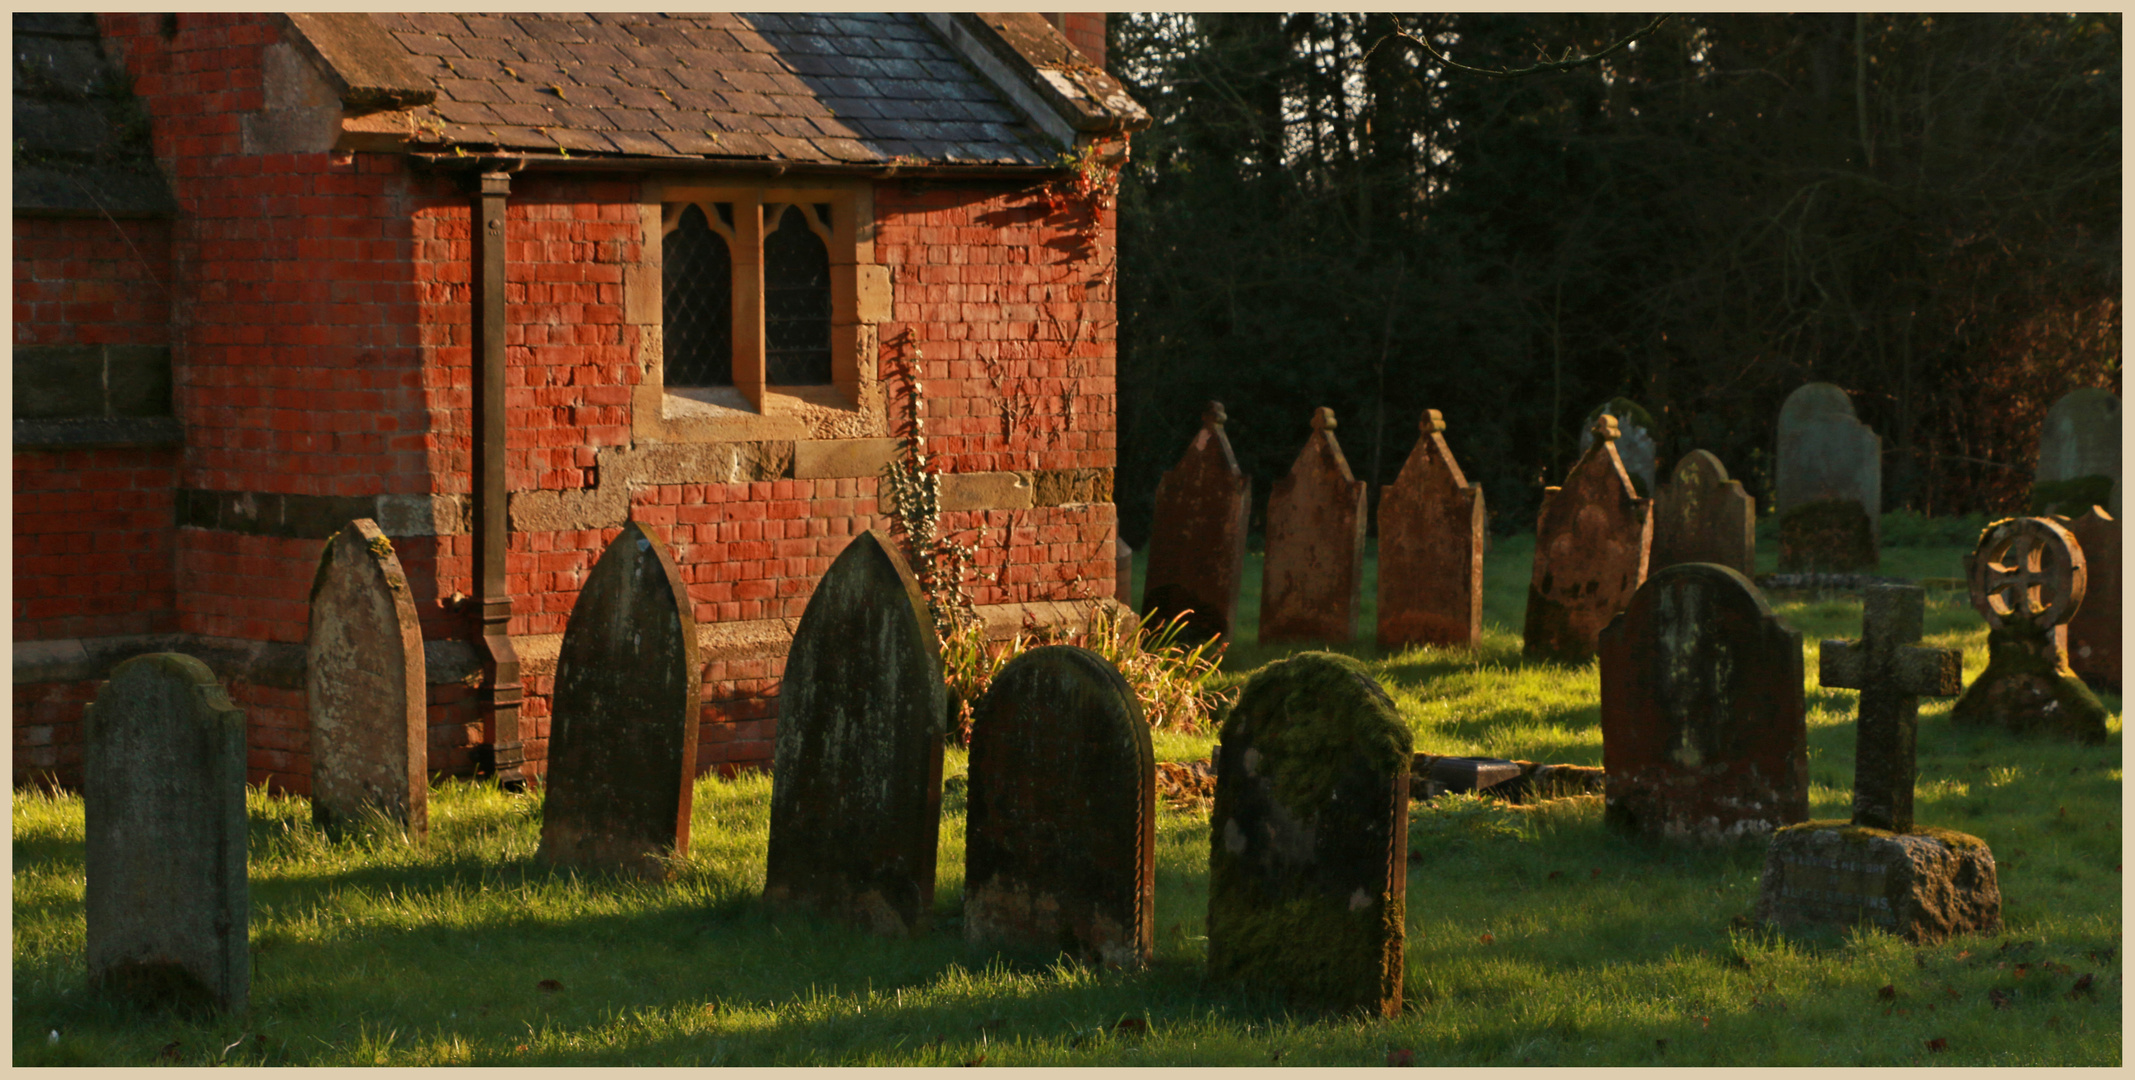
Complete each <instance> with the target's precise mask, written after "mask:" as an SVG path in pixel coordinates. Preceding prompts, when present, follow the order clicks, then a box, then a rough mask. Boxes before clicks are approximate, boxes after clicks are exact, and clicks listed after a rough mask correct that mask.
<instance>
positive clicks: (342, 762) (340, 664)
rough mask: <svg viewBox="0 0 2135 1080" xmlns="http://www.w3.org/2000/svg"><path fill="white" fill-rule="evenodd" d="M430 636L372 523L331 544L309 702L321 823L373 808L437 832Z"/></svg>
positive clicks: (349, 528) (307, 672) (359, 523)
mask: <svg viewBox="0 0 2135 1080" xmlns="http://www.w3.org/2000/svg"><path fill="white" fill-rule="evenodd" d="M428 691H429V680H428V679H427V678H426V677H425V670H424V667H423V631H422V626H421V625H420V624H418V623H417V622H416V618H415V602H414V600H413V599H411V598H410V597H409V595H408V576H407V574H405V573H403V572H402V571H401V568H400V558H399V556H397V555H395V554H394V553H393V544H392V541H390V540H387V539H386V537H385V534H384V533H381V532H379V531H378V524H377V523H376V522H374V521H372V520H370V519H369V518H357V519H356V520H354V521H351V522H349V523H348V524H347V525H346V526H345V527H343V528H342V529H341V530H340V531H339V532H337V533H335V534H334V535H333V537H332V538H331V539H329V540H327V542H326V550H325V552H324V553H323V554H322V555H321V556H320V558H319V570H318V573H317V574H315V575H314V576H313V577H312V582H311V628H310V633H309V634H308V636H307V637H306V639H305V662H304V705H305V709H306V711H307V712H308V713H309V714H310V718H311V817H312V820H313V821H315V822H317V823H318V825H319V826H320V827H321V828H323V829H326V830H327V831H328V832H330V833H334V832H339V831H341V830H342V829H343V828H344V827H345V826H347V825H349V824H350V823H352V822H354V821H355V820H357V819H358V818H359V817H360V816H361V815H362V814H364V813H365V812H366V811H367V810H376V811H379V812H382V813H384V814H385V816H386V817H387V818H389V819H391V820H393V821H397V822H399V823H400V824H401V826H402V827H403V828H405V829H406V830H407V831H408V835H409V836H410V837H413V838H415V839H418V840H420V839H421V838H422V837H423V836H425V835H426V834H427V833H428V832H429V830H430V784H429V773H428V764H429V760H430V759H429V712H428V709H427V708H426V707H425V706H426V702H427V694H428Z"/></svg>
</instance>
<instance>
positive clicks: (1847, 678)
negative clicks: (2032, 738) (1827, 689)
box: [1817, 585, 1964, 832]
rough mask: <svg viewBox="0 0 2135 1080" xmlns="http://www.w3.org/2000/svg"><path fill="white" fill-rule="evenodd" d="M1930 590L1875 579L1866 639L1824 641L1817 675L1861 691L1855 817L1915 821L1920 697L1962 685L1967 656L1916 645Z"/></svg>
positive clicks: (1884, 823)
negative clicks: (1916, 748) (1964, 661)
mask: <svg viewBox="0 0 2135 1080" xmlns="http://www.w3.org/2000/svg"><path fill="white" fill-rule="evenodd" d="M1925 596H1926V593H1925V592H1924V591H1923V590H1922V589H1921V588H1920V587H1919V586H1917V585H1871V586H1869V587H1868V591H1867V595H1866V597H1865V607H1864V609H1863V611H1862V615H1861V640H1859V641H1826V642H1824V644H1823V658H1822V660H1821V662H1820V664H1819V670H1818V671H1817V679H1818V681H1819V682H1821V683H1822V684H1823V685H1825V686H1833V687H1842V688H1844V689H1848V690H1859V691H1860V692H1861V708H1860V718H1859V720H1858V721H1856V723H1855V726H1854V764H1853V823H1854V824H1856V825H1866V826H1868V827H1870V828H1875V829H1888V830H1890V831H1892V832H1904V831H1906V830H1907V829H1910V828H1912V827H1913V767H1914V766H1913V753H1914V745H1915V739H1916V736H1917V733H1918V730H1919V713H1920V698H1921V697H1922V696H1933V697H1949V696H1950V695H1952V694H1955V693H1957V691H1958V690H1960V689H1962V688H1963V671H1964V668H1963V660H1964V657H1963V654H1961V653H1959V652H1958V651H1957V650H1955V649H1941V648H1933V647H1928V646H1922V645H1918V644H1916V642H1918V641H1919V640H1920V632H1921V626H1922V623H1923V615H1922V612H1923V610H1924V598H1925Z"/></svg>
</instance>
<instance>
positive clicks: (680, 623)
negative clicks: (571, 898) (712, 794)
mask: <svg viewBox="0 0 2135 1080" xmlns="http://www.w3.org/2000/svg"><path fill="white" fill-rule="evenodd" d="M691 606H692V605H691V603H690V599H689V592H688V590H687V589H686V588H685V587H684V586H683V584H682V575H681V574H680V573H678V572H677V571H676V569H675V561H674V559H673V557H671V556H670V555H669V554H668V553H667V545H665V544H663V543H661V542H660V539H659V537H656V536H654V535H652V534H651V533H648V532H646V531H645V530H644V529H643V527H641V526H640V525H639V524H638V523H637V522H635V521H630V522H626V523H625V524H624V525H623V529H622V531H621V532H619V533H617V534H616V536H615V539H614V540H612V541H610V542H609V543H608V549H607V550H606V551H603V552H601V556H600V561H599V562H596V563H594V564H593V572H592V573H591V574H588V575H587V576H586V583H585V586H584V587H583V588H582V589H581V590H580V591H579V594H578V602H577V603H576V604H575V605H573V606H572V608H571V617H570V621H569V622H567V623H566V624H565V625H564V630H563V645H562V647H561V649H560V650H559V652H558V653H557V656H556V691H555V694H554V696H553V697H552V699H551V701H552V704H551V706H550V708H551V713H552V715H551V719H550V722H549V769H548V781H547V782H548V795H547V797H546V799H545V800H544V802H543V805H542V810H541V850H540V857H541V858H542V860H543V861H545V862H547V863H548V864H550V865H551V866H563V867H573V868H576V869H580V870H587V871H596V872H612V873H621V874H628V875H634V876H638V877H643V878H660V877H664V876H665V875H666V873H667V866H666V860H667V858H668V857H670V856H674V855H686V854H688V853H689V813H690V795H691V788H692V785H694V784H695V783H696V779H697V728H698V725H699V719H698V717H699V713H700V711H701V708H702V706H701V705H700V704H699V702H698V690H699V686H700V680H701V679H702V678H703V672H704V666H703V663H702V662H701V661H700V659H699V658H698V654H697V620H696V618H695V617H694V616H693V615H692V613H691Z"/></svg>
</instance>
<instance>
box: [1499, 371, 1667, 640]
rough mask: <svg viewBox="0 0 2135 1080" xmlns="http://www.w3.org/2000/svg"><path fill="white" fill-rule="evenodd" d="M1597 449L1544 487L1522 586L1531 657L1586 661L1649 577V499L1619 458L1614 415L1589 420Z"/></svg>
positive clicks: (1651, 520)
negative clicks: (1603, 632)
mask: <svg viewBox="0 0 2135 1080" xmlns="http://www.w3.org/2000/svg"><path fill="white" fill-rule="evenodd" d="M1594 433H1595V435H1596V436H1597V438H1596V440H1595V442H1594V444H1593V445H1592V446H1591V447H1589V448H1588V450H1587V452H1586V455H1585V456H1584V457H1581V458H1580V459H1579V463H1578V464H1576V465H1573V466H1572V469H1571V472H1570V473H1568V474H1567V475H1566V476H1565V477H1564V486H1563V487H1552V488H1544V489H1543V491H1542V512H1541V515H1540V517H1539V519H1538V520H1537V522H1536V524H1535V561H1534V570H1533V572H1532V574H1531V575H1530V576H1529V578H1528V584H1527V622H1526V626H1525V629H1524V634H1525V637H1526V644H1525V651H1526V653H1527V655H1528V656H1534V657H1543V658H1547V659H1552V660H1560V661H1564V662H1567V663H1574V664H1576V663H1584V662H1585V661H1587V660H1591V659H1593V657H1594V644H1595V641H1596V640H1597V639H1598V638H1599V637H1600V635H1601V628H1602V627H1604V626H1606V625H1608V622H1609V620H1610V619H1611V618H1613V617H1614V616H1615V615H1616V613H1617V612H1619V611H1622V610H1623V608H1624V605H1625V604H1627V603H1629V602H1630V600H1631V594H1633V593H1635V592H1637V591H1638V587H1639V585H1640V584H1641V583H1643V582H1644V581H1645V580H1646V557H1647V554H1648V552H1649V549H1650V547H1651V545H1652V543H1653V517H1652V513H1651V510H1652V506H1653V503H1652V500H1650V499H1641V498H1639V497H1638V494H1637V492H1636V491H1634V490H1633V489H1632V487H1631V478H1630V477H1629V476H1627V475H1625V473H1624V469H1623V464H1622V463H1621V462H1620V461H1618V460H1617V458H1616V418H1615V417H1613V416H1609V415H1607V414H1603V415H1602V416H1600V417H1599V418H1597V419H1596V420H1595V421H1594Z"/></svg>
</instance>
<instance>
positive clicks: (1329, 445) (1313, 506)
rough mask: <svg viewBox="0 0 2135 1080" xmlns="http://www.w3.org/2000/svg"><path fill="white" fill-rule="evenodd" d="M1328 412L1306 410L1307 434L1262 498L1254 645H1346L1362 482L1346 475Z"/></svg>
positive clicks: (1353, 603)
mask: <svg viewBox="0 0 2135 1080" xmlns="http://www.w3.org/2000/svg"><path fill="white" fill-rule="evenodd" d="M1334 426H1335V425H1334V410H1333V409H1327V408H1321V409H1316V410H1314V411H1313V413H1312V436H1311V437H1310V438H1308V439H1306V440H1305V447H1304V449H1303V450H1300V451H1298V454H1297V460H1296V461H1295V462H1293V463H1292V464H1291V465H1290V471H1289V472H1288V473H1285V474H1284V475H1283V478H1282V479H1281V480H1278V481H1276V482H1275V490H1274V491H1272V492H1270V493H1269V494H1268V537H1267V541H1268V552H1267V559H1266V561H1265V562H1263V563H1262V564H1261V578H1260V581H1261V585H1260V640H1261V642H1262V643H1263V644H1268V643H1275V642H1288V641H1329V642H1346V641H1348V640H1350V639H1351V638H1353V637H1355V636H1356V626H1357V608H1358V607H1359V606H1360V605H1361V602H1362V597H1363V591H1364V481H1362V480H1358V479H1357V478H1355V477H1354V476H1352V475H1350V472H1349V462H1348V461H1347V460H1345V459H1344V458H1343V457H1342V445H1341V444H1340V443H1339V442H1336V441H1335V437H1334Z"/></svg>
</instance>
